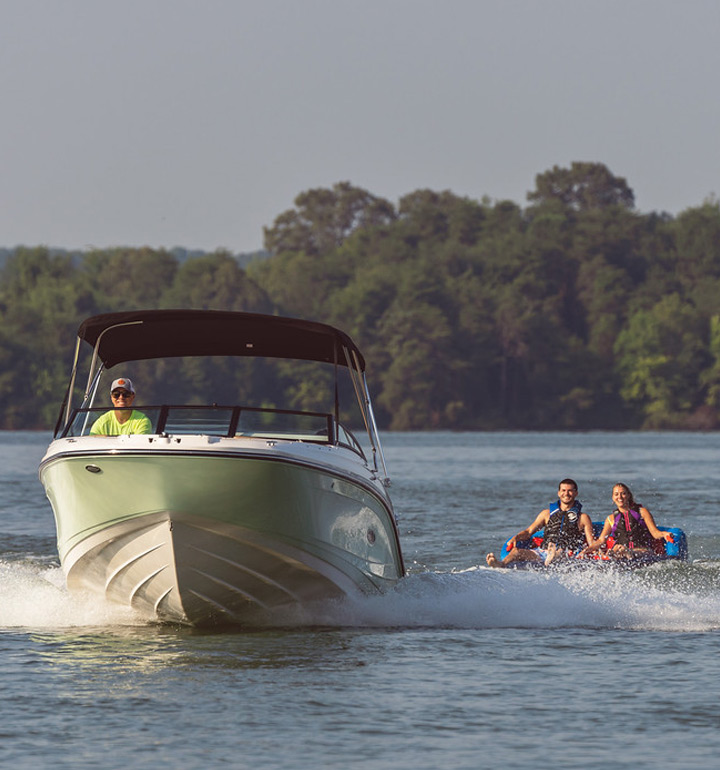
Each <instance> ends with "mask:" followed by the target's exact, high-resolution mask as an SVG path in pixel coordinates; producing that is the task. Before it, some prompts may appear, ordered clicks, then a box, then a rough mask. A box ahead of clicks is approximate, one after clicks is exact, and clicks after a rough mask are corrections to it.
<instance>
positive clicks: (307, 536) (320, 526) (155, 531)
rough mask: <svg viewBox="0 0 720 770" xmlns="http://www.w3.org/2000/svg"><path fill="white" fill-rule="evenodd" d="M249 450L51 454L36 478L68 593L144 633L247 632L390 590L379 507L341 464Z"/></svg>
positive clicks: (95, 443) (85, 447)
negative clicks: (139, 618)
mask: <svg viewBox="0 0 720 770" xmlns="http://www.w3.org/2000/svg"><path fill="white" fill-rule="evenodd" d="M261 443H262V445H263V448H262V449H258V442H257V441H255V442H252V441H249V440H248V441H243V440H242V439H237V438H235V439H208V438H207V437H193V436H190V437H188V436H183V437H182V438H179V439H174V440H173V441H169V440H167V439H165V438H163V437H153V438H148V437H147V436H121V437H112V438H83V439H80V440H73V439H60V440H58V441H55V442H53V444H51V446H50V449H49V451H48V453H47V455H46V457H45V459H44V460H43V463H42V465H41V468H40V477H41V481H42V483H43V484H44V486H45V489H46V492H47V495H48V498H49V500H50V502H51V504H52V507H53V511H54V514H55V519H56V525H57V531H58V550H59V553H60V559H61V563H62V566H63V569H64V571H65V573H66V577H67V584H68V587H69V589H70V590H71V591H90V592H93V593H95V594H98V595H101V596H102V597H104V598H105V599H107V600H109V601H111V602H115V603H120V604H123V605H126V606H129V607H132V608H134V609H135V610H137V611H139V612H140V613H142V614H143V615H146V616H147V617H149V618H155V619H158V620H167V621H173V622H181V623H189V624H192V625H205V624H212V623H238V624H254V623H256V622H258V621H259V619H261V618H263V617H264V616H266V614H267V613H272V615H273V618H274V619H275V620H277V618H278V617H280V618H282V609H283V608H288V609H290V608H292V609H293V610H294V609H296V608H298V607H301V606H303V605H306V604H308V603H311V602H315V601H318V600H324V599H328V598H336V597H340V596H343V595H348V594H353V593H373V592H381V591H384V590H386V589H387V588H388V587H390V586H392V585H393V584H394V583H395V582H396V581H397V580H398V579H399V578H400V577H402V574H403V567H402V557H401V554H400V551H399V545H398V541H397V532H396V528H395V522H394V518H393V513H392V507H391V505H390V502H389V499H388V498H387V495H386V494H385V491H384V487H383V485H382V484H381V483H380V482H379V481H378V480H377V479H376V478H375V477H374V474H372V472H369V471H368V470H367V469H366V468H365V466H362V465H361V464H360V463H358V462H357V455H356V454H355V453H353V452H351V451H350V450H346V449H343V448H338V447H327V446H314V445H310V444H304V443H301V442H287V444H284V443H283V442H267V443H266V442H261ZM278 612H279V614H278ZM260 622H261V621H260Z"/></svg>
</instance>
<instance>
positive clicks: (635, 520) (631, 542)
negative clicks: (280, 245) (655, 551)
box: [608, 505, 653, 548]
mask: <svg viewBox="0 0 720 770" xmlns="http://www.w3.org/2000/svg"><path fill="white" fill-rule="evenodd" d="M640 507H641V506H639V505H638V508H640ZM612 515H613V516H614V517H615V521H614V522H613V525H612V529H611V530H610V534H609V535H608V540H609V539H610V538H611V537H612V538H613V540H614V544H615V545H626V546H627V547H628V548H651V547H652V545H653V538H652V537H651V536H650V532H649V531H648V528H647V524H646V523H645V521H644V519H643V517H642V516H641V515H640V513H639V511H629V512H628V513H622V512H621V511H619V510H618V509H617V508H616V509H615V510H614V511H613V514H612ZM621 523H622V526H620V524H621Z"/></svg>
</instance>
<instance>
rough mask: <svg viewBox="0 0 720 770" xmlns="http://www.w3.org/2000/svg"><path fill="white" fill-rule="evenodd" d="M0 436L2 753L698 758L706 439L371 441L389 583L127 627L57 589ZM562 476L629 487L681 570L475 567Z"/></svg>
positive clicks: (439, 760)
mask: <svg viewBox="0 0 720 770" xmlns="http://www.w3.org/2000/svg"><path fill="white" fill-rule="evenodd" d="M48 440H49V436H47V435H44V434H35V433H0V676H1V679H0V682H1V683H2V692H3V696H4V697H3V698H2V703H1V704H0V760H2V761H3V762H4V763H5V764H7V766H10V763H13V765H15V766H19V767H49V766H51V765H52V766H54V767H73V768H97V767H102V768H124V767H133V768H156V767H158V766H161V767H174V768H207V767H233V768H253V769H255V768H258V769H260V768H262V769H263V770H270V769H272V768H288V769H295V768H300V769H303V768H335V767H338V768H344V769H349V768H355V767H357V768H363V770H365V769H366V768H369V767H373V768H383V769H384V768H398V769H403V770H404V769H405V768H412V769H413V770H424V769H425V768H427V769H428V770H430V769H431V768H433V769H434V768H495V767H498V766H499V767H503V768H529V767H555V768H577V767H598V768H599V767H603V768H605V767H608V766H613V767H615V768H631V767H632V768H645V767H648V768H649V767H659V768H671V767H677V768H700V767H702V768H706V767H715V766H717V763H718V757H720V697H719V694H720V693H719V691H720V654H719V653H720V534H718V524H717V520H718V514H719V513H720V474H719V471H720V435H719V434H716V433H710V434H685V433H673V434H649V433H645V434H640V433H627V434H615V433H601V432H598V433H595V432H594V433H573V434H563V433H465V434H454V433H435V434H407V433H404V434H387V435H385V436H384V442H385V454H386V459H387V462H388V466H389V470H390V474H391V476H392V479H393V487H392V492H393V499H394V502H395V505H396V508H397V512H398V515H399V526H400V533H401V537H402V545H403V550H404V555H405V560H406V564H407V567H408V569H409V575H408V577H407V578H406V579H405V580H404V581H403V582H402V583H401V585H400V586H398V588H397V589H396V590H394V591H392V592H391V593H390V594H388V595H386V596H383V597H373V598H367V599H365V600H363V601H360V602H355V603H343V604H334V605H328V606H326V607H323V608H321V609H319V610H318V611H317V612H316V613H314V615H313V617H307V618H303V619H301V620H300V619H299V620H298V624H297V625H296V626H294V627H292V628H271V629H265V630H259V631H253V632H244V633H243V632H232V633H230V632H207V631H203V632H199V631H194V630H189V629H183V628H178V627H168V626H158V625H149V624H146V623H143V622H140V621H139V620H137V619H136V618H135V617H133V616H132V615H131V614H129V613H128V612H126V611H124V610H114V609H111V608H107V607H98V606H96V605H95V604H94V603H92V602H88V601H85V602H84V601H81V600H79V599H77V598H73V597H71V596H69V595H68V594H67V593H66V591H65V588H64V583H63V577H62V573H61V570H60V568H59V566H58V561H57V552H56V548H55V531H54V523H53V518H52V512H51V510H50V507H49V504H48V503H47V501H46V500H45V497H44V494H43V491H42V488H41V487H40V484H39V482H38V480H37V466H38V463H39V460H40V458H41V457H42V455H43V453H44V449H45V446H46V444H47V443H48ZM566 476H570V477H572V478H575V479H576V480H577V481H578V483H579V486H580V499H581V500H582V501H583V503H584V508H585V510H586V511H587V512H589V513H590V514H591V516H592V518H593V519H595V520H600V519H603V518H604V517H605V516H606V515H607V514H608V513H609V512H610V510H611V505H610V492H611V487H612V484H613V483H614V482H616V481H624V482H626V483H628V484H629V485H630V486H631V488H632V489H633V492H634V493H635V496H636V498H637V499H638V500H639V501H640V502H641V503H642V504H644V505H646V506H647V507H648V508H649V509H650V510H651V511H652V512H653V514H654V515H655V518H656V520H657V521H658V523H660V524H665V525H668V526H678V527H681V528H682V529H684V530H685V532H686V534H687V536H688V545H689V550H690V561H689V562H688V563H684V564H680V563H667V564H662V565H655V566H653V567H651V568H648V569H644V570H638V571H637V572H634V573H630V574H616V573H614V572H611V571H609V572H608V571H604V572H590V571H583V572H582V573H577V572H575V573H564V572H562V571H556V572H554V573H552V574H548V573H534V572H533V573H531V572H519V571H510V570H507V571H506V570H491V569H489V568H486V567H485V566H484V563H485V562H484V557H485V554H486V553H487V551H489V550H496V551H497V550H499V548H500V546H501V544H502V542H503V541H504V540H505V539H507V538H508V537H509V536H510V535H512V534H515V533H516V532H517V531H518V530H519V529H522V528H523V527H524V526H526V525H527V524H529V523H530V521H532V519H533V518H534V517H535V516H536V515H537V513H538V512H539V511H540V510H541V509H542V508H545V507H547V504H548V503H549V502H550V501H551V499H553V496H554V493H555V491H556V489H557V482H558V481H559V480H560V479H561V478H564V477H566Z"/></svg>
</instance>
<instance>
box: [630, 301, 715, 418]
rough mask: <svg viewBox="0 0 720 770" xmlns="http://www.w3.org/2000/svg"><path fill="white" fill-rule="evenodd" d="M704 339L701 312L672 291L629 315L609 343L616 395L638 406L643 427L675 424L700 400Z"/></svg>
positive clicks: (707, 362) (705, 359)
mask: <svg viewBox="0 0 720 770" xmlns="http://www.w3.org/2000/svg"><path fill="white" fill-rule="evenodd" d="M706 338H707V327H706V324H705V322H704V321H703V319H702V317H701V316H700V314H699V313H698V312H697V310H696V309H695V308H694V307H692V306H691V305H690V304H689V303H687V302H685V301H684V300H683V299H682V297H680V296H679V295H677V294H672V295H670V296H668V297H663V298H662V299H661V300H660V301H659V302H658V303H657V304H656V305H654V306H653V307H652V308H649V309H639V310H636V311H635V312H634V313H633V314H632V315H631V316H630V319H629V321H628V324H627V326H626V327H625V328H624V329H623V330H622V331H621V332H620V334H619V335H618V338H617V342H616V344H615V353H616V356H617V360H616V367H617V373H618V376H619V380H620V382H621V395H622V396H623V398H624V399H626V400H627V401H629V402H633V403H637V404H639V405H640V406H641V408H642V411H643V413H644V415H645V422H644V426H645V427H648V428H663V427H680V426H682V425H683V423H684V422H685V421H686V419H687V417H688V415H689V414H691V413H692V411H694V410H695V409H696V408H697V407H698V406H700V405H701V404H702V402H703V393H702V390H701V387H700V374H701V372H702V371H703V370H705V369H707V368H708V366H709V365H710V364H711V359H710V355H709V352H708V348H707V344H706V342H705V340H706Z"/></svg>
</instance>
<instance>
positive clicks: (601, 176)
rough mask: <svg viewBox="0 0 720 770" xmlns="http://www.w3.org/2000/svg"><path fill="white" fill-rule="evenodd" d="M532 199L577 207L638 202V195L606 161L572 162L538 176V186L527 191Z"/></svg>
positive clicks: (586, 208)
mask: <svg viewBox="0 0 720 770" xmlns="http://www.w3.org/2000/svg"><path fill="white" fill-rule="evenodd" d="M527 199H528V201H530V202H531V203H536V204H543V203H547V202H550V201H554V200H556V201H559V202H560V203H562V204H563V206H567V207H568V208H570V209H573V210H575V211H587V210H589V209H594V208H605V207H607V206H623V207H625V208H628V209H631V208H633V207H634V206H635V196H634V194H633V191H632V190H631V189H630V187H628V184H627V182H626V181H625V179H623V178H622V177H618V176H615V175H614V174H612V173H611V172H610V170H609V169H608V168H607V166H605V165H604V164H603V163H587V162H573V163H572V164H571V165H570V168H569V169H568V168H561V167H560V166H553V167H552V169H551V170H550V171H545V172H544V173H542V174H538V175H537V176H536V177H535V190H533V191H532V192H529V193H528V194H527Z"/></svg>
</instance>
